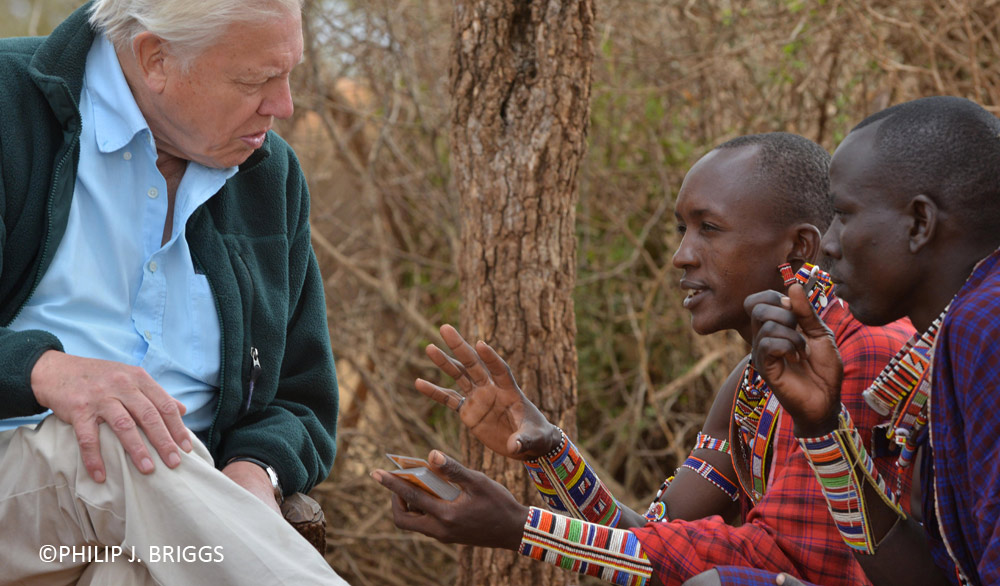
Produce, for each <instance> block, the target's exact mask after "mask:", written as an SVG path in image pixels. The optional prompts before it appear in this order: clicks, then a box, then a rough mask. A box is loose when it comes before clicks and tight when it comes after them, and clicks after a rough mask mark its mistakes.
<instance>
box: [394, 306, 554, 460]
mask: <svg viewBox="0 0 1000 586" xmlns="http://www.w3.org/2000/svg"><path fill="white" fill-rule="evenodd" d="M441 337H442V338H443V339H444V341H445V343H446V344H448V347H449V348H451V351H452V353H454V355H455V358H452V357H451V356H448V355H447V354H446V353H445V352H444V351H442V350H441V349H440V348H438V347H437V346H435V345H434V344H430V345H428V346H427V356H428V357H429V358H430V359H431V360H432V361H433V362H434V364H436V365H437V367H438V368H440V369H441V370H442V371H443V372H444V373H445V374H447V375H448V376H450V377H451V378H453V379H455V382H456V383H457V384H458V387H459V389H461V392H459V391H455V390H453V389H447V388H444V387H440V386H438V385H436V384H434V383H432V382H429V381H426V380H424V379H417V381H416V383H415V385H414V386H415V387H416V389H417V390H418V391H420V392H421V393H423V394H424V395H426V396H427V397H429V398H431V399H433V400H435V401H437V402H438V403H441V404H442V405H446V406H448V407H450V408H452V409H455V410H457V411H458V414H459V417H460V418H461V419H462V423H463V424H465V426H466V427H468V428H469V431H471V432H472V435H474V436H476V438H477V439H478V440H479V441H481V442H482V443H483V444H484V445H485V446H486V447H488V448H489V449H491V450H493V451H494V452H496V453H498V454H500V455H501V456H505V457H508V458H514V459H516V460H530V459H535V458H539V457H541V456H542V455H544V454H546V453H547V452H549V451H551V450H552V449H553V448H555V447H556V446H558V445H559V441H560V440H561V434H560V433H559V429H558V428H556V426H554V425H553V424H551V423H550V422H549V420H548V419H546V418H545V416H544V415H542V412H541V411H539V410H538V407H536V406H535V404H534V403H532V402H531V401H529V400H528V398H527V397H525V396H524V393H522V392H521V388H520V387H518V386H517V382H515V381H514V376H513V375H512V374H511V372H510V367H509V366H507V363H506V362H504V360H503V358H500V356H499V355H498V354H497V353H496V352H495V351H494V350H493V348H491V347H490V346H489V345H488V344H486V343H485V342H477V343H476V346H475V348H473V347H472V346H471V345H470V344H469V343H468V342H466V341H465V338H463V337H462V335H461V334H459V333H458V330H456V329H455V328H453V327H452V326H450V325H447V324H445V325H443V326H441Z"/></svg>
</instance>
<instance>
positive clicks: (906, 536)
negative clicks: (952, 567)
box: [745, 123, 996, 586]
mask: <svg viewBox="0 0 1000 586" xmlns="http://www.w3.org/2000/svg"><path fill="white" fill-rule="evenodd" d="M879 124H881V123H876V124H873V125H870V126H867V127H865V128H862V129H861V130H859V131H856V132H853V133H851V134H850V135H849V136H848V138H847V139H845V141H844V142H843V143H842V144H841V146H840V147H839V148H838V149H837V151H836V153H835V154H834V156H833V162H832V165H831V168H830V179H831V188H832V190H833V195H834V206H835V208H836V209H837V212H838V215H837V218H836V219H835V220H834V223H833V224H832V225H831V226H830V229H829V230H828V231H827V233H826V234H825V235H824V237H823V243H822V246H823V251H824V252H825V253H826V254H827V255H828V256H829V257H831V258H832V259H833V262H834V264H833V269H832V272H833V275H834V279H835V280H836V282H837V283H838V294H839V295H840V296H841V297H843V298H844V299H845V300H846V301H848V302H849V303H850V307H851V312H852V313H854V315H855V317H857V318H858V319H859V320H861V321H862V322H864V323H867V324H870V325H881V324H885V323H889V322H891V321H894V320H896V319H899V318H901V317H904V316H907V317H909V318H910V320H911V321H912V322H913V325H914V327H915V328H916V329H917V331H924V330H926V329H927V328H928V327H929V326H930V324H931V322H932V321H933V320H934V319H936V318H937V316H938V315H939V314H940V313H941V311H943V310H944V308H945V306H946V305H947V304H948V302H949V301H950V300H951V298H952V297H953V296H954V295H955V293H956V292H957V291H958V290H959V289H960V288H961V286H962V284H963V283H964V282H965V279H966V278H967V276H968V275H969V274H970V273H971V272H972V270H973V268H974V266H975V264H976V263H977V262H978V261H979V260H980V259H982V258H984V257H985V256H987V255H988V254H990V253H991V252H992V251H993V249H994V248H995V246H996V243H993V242H985V243H984V242H979V241H977V239H976V238H975V237H973V236H971V235H970V234H969V233H968V231H967V230H963V229H962V226H961V222H959V221H957V219H956V218H954V217H951V216H949V214H948V213H946V212H945V210H943V209H942V208H941V207H940V206H939V205H938V204H937V203H936V202H935V201H934V200H933V198H931V197H929V196H927V195H925V194H920V193H916V194H913V193H907V192H906V190H905V189H903V188H902V187H901V186H896V185H893V184H892V183H891V181H890V180H889V177H890V176H889V175H887V174H886V172H885V171H884V169H883V168H882V167H881V166H880V164H879V156H878V151H877V149H876V147H875V144H874V136H875V133H876V131H877V128H878V126H879ZM841 284H843V285H841ZM745 308H746V310H747V312H748V314H749V315H750V316H751V318H752V322H753V332H754V343H753V353H752V356H753V361H754V364H755V365H756V366H757V367H758V369H759V370H760V372H761V375H762V376H763V377H764V379H765V380H766V381H767V382H768V384H769V385H770V387H771V389H772V390H773V391H774V392H775V393H776V394H777V395H778V397H779V399H780V400H781V405H782V407H783V409H784V410H785V412H786V413H788V414H789V415H791V417H792V418H793V420H794V422H795V433H796V435H797V436H799V437H817V436H821V435H825V434H827V433H830V432H832V431H833V430H835V429H836V428H837V426H838V421H837V415H838V413H839V410H840V392H841V379H842V376H843V365H842V363H841V361H840V356H839V354H838V353H837V347H836V344H835V343H834V340H833V335H832V334H831V333H830V331H829V329H828V328H826V326H825V325H824V324H823V322H822V321H821V320H820V319H819V318H818V317H817V316H816V314H815V312H814V311H813V310H812V307H811V306H810V305H809V304H808V302H807V301H806V299H805V294H804V292H803V290H802V288H801V287H799V286H798V285H793V286H792V287H790V288H789V290H788V292H787V295H782V294H780V293H778V292H776V291H765V292H762V293H758V294H755V295H751V296H749V297H748V298H747V300H746V303H745ZM913 484H914V486H919V482H918V481H917V479H916V478H914V482H913ZM866 497H867V498H866V503H867V504H868V505H869V507H870V510H869V512H870V518H871V520H872V523H873V527H874V532H875V541H876V543H879V548H878V550H877V553H876V554H875V555H856V558H857V560H858V562H859V563H860V564H861V566H862V567H863V568H864V570H865V573H866V574H867V575H868V578H869V579H870V580H871V581H872V582H873V584H875V585H876V586H881V585H892V584H928V585H936V584H941V585H945V584H950V582H949V581H948V579H947V578H945V576H944V575H943V573H942V571H941V570H940V569H939V568H938V567H937V566H936V565H935V564H934V562H933V561H932V558H931V555H930V549H929V545H928V543H927V539H926V536H925V533H924V530H923V528H922V527H921V526H920V525H919V524H918V523H916V522H915V521H914V520H913V518H912V517H911V518H908V519H906V520H900V519H898V517H897V516H896V514H895V512H894V511H893V510H892V509H891V508H889V507H888V506H887V505H885V504H884V503H883V501H882V499H880V498H878V496H877V495H876V494H875V493H874V491H873V490H871V489H870V487H867V488H866Z"/></svg>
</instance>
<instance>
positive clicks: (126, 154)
mask: <svg viewBox="0 0 1000 586" xmlns="http://www.w3.org/2000/svg"><path fill="white" fill-rule="evenodd" d="M122 158H123V159H125V160H126V161H131V160H132V153H130V152H128V151H125V152H124V153H122Z"/></svg>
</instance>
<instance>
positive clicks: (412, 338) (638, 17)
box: [0, 0, 1000, 585]
mask: <svg viewBox="0 0 1000 586" xmlns="http://www.w3.org/2000/svg"><path fill="white" fill-rule="evenodd" d="M998 4H1000V0H983V1H971V0H893V1H889V0H814V1H806V0H703V1H701V2H693V1H690V0H656V1H653V0H605V1H603V2H600V3H599V4H598V6H597V10H598V18H597V21H598V33H599V35H598V36H599V41H598V43H599V45H598V51H597V61H596V63H595V66H594V76H595V81H594V88H593V100H592V112H591V125H590V128H589V131H588V132H589V151H588V155H587V158H586V160H585V161H584V163H583V165H582V167H581V169H580V204H579V210H578V226H577V230H578V233H579V248H578V251H577V254H578V259H577V262H578V264H579V266H578V277H579V279H578V283H577V287H576V291H575V300H576V311H577V327H578V330H579V336H578V340H577V345H578V348H579V358H580V367H579V373H580V376H579V382H580V407H579V415H578V420H579V432H578V434H577V439H578V441H579V443H580V445H581V446H582V448H583V449H584V451H585V452H586V453H588V454H589V456H590V458H591V460H592V461H593V463H594V464H595V465H596V467H597V468H598V469H599V470H601V471H603V472H604V477H605V478H606V480H607V481H608V482H609V484H610V485H611V486H612V488H613V490H614V492H615V493H616V495H617V496H618V497H619V498H620V499H621V500H623V501H624V502H626V503H628V504H631V505H633V506H636V507H640V508H642V507H643V506H644V503H645V502H648V500H649V498H650V497H651V496H652V494H653V492H654V491H655V490H656V488H657V487H658V485H659V483H660V482H661V481H662V479H663V478H664V477H665V476H666V475H667V474H669V473H670V472H671V471H672V470H673V469H674V468H675V467H676V466H677V464H678V458H682V457H683V456H684V455H685V454H686V453H687V450H688V449H689V447H690V445H691V443H692V442H693V438H694V434H695V432H696V430H697V429H698V428H699V427H700V425H701V421H702V418H703V416H704V414H705V413H706V411H707V408H708V405H709V404H710V402H711V397H712V394H713V392H714V389H715V388H716V386H717V385H718V384H719V383H720V382H721V380H722V378H723V377H724V376H725V374H727V372H728V369H729V367H730V366H731V365H733V364H734V363H735V362H736V360H737V358H738V357H739V356H740V355H741V353H743V352H745V350H746V349H745V348H744V347H743V344H742V342H741V341H739V340H738V338H736V337H735V336H733V335H727V334H718V335H714V336H709V337H696V336H694V335H693V334H692V332H691V331H690V330H689V328H688V325H687V324H688V316H687V315H686V312H684V311H683V309H682V308H681V306H680V299H681V296H682V294H681V292H680V290H679V289H678V287H677V286H676V283H677V280H678V279H679V272H678V271H676V270H675V269H673V268H672V266H671V263H670V256H671V253H672V250H673V249H674V247H675V245H676V243H677V241H678V236H677V234H676V232H675V230H674V226H673V219H672V206H673V198H674V197H675V195H676V192H677V189H678V187H679V186H680V183H681V180H682V178H683V176H684V173H685V170H686V169H687V168H688V167H689V166H690V165H691V164H692V163H693V162H694V161H695V160H697V159H698V157H700V156H701V155H703V154H704V153H705V152H707V151H708V150H710V149H711V147H712V146H713V145H716V144H718V143H720V142H722V141H725V140H727V139H729V138H732V137H734V136H737V135H740V134H747V133H754V132H767V131H775V130H783V131H788V132H796V133H799V134H802V135H804V136H807V137H809V138H811V139H813V140H816V141H817V142H819V143H820V144H822V145H823V146H825V147H827V148H828V149H831V150H832V149H833V148H834V147H835V146H836V145H837V143H838V142H839V141H840V140H841V139H842V138H843V136H844V135H845V134H846V133H847V132H848V131H849V130H850V128H851V127H852V126H853V125H854V124H856V123H857V122H859V121H861V120H862V119H863V118H864V117H866V116H867V115H869V114H871V113H873V112H875V111H878V110H880V109H882V108H884V107H886V106H888V105H891V104H894V103H898V102H901V101H905V100H909V99H913V98H916V97H921V96H927V95H934V94H954V95H960V96H964V97H967V98H970V99H973V100H976V101H977V102H979V103H981V104H983V105H984V106H986V107H987V108H988V109H990V110H991V111H993V112H997V109H998V106H1000V71H998V69H1000V26H998V21H1000V10H997V8H998ZM77 5H79V2H72V1H54V0H53V1H42V0H34V1H31V0H8V3H7V6H6V7H5V8H0V34H3V35H7V36H10V35H23V34H45V33H47V32H48V31H49V30H51V28H52V27H53V26H54V25H56V24H57V23H58V22H59V21H60V20H61V18H62V17H64V16H65V14H67V13H68V12H69V10H71V9H72V8H73V7H75V6H77ZM452 8H453V6H452V3H451V2H446V1H442V0H365V1H363V2H360V1H349V0H307V17H306V21H305V23H306V41H307V55H306V61H305V63H304V64H303V65H302V66H301V67H300V68H298V69H297V70H296V73H295V76H294V77H295V78H294V84H295V86H296V87H295V95H296V107H297V108H296V113H295V116H294V117H293V119H291V120H289V121H287V122H285V123H282V124H281V125H279V128H278V129H279V131H280V132H281V133H282V135H283V136H285V137H286V138H287V139H288V140H289V141H290V142H291V143H292V144H293V146H294V147H295V148H296V151H297V152H298V153H299V155H300V157H301V159H302V162H303V167H304V168H305V170H306V173H307V176H308V179H309V182H310V186H311V189H312V195H313V215H312V222H313V231H314V244H315V247H316V251H317V255H318V256H319V259H320V262H321V265H322V268H323V271H324V275H325V276H326V283H327V304H328V308H329V324H330V333H331V338H332V341H333V347H334V351H335V353H336V354H337V358H338V369H339V371H340V378H341V385H342V405H341V407H342V416H341V424H340V430H339V438H340V452H339V456H338V461H337V463H336V466H335V469H334V473H333V474H332V475H331V478H330V480H328V481H327V482H324V483H323V484H321V485H320V486H318V487H317V488H316V490H315V491H314V493H313V495H314V496H315V497H316V498H317V499H319V500H320V501H321V502H322V503H323V505H324V507H325V509H326V513H327V520H328V523H329V532H330V535H329V536H330V546H329V551H328V556H327V557H328V559H329V560H330V562H331V563H332V564H333V565H334V567H335V568H336V569H337V570H338V571H339V572H340V573H341V574H342V575H343V576H345V578H347V579H348V580H349V581H351V583H353V584H358V585H362V584H420V585H422V584H427V585H430V584H447V583H453V582H454V576H455V571H454V568H455V563H454V560H455V550H454V548H453V547H451V546H447V545H440V544H437V543H436V542H433V541H431V540H428V539H425V538H422V537H420V536H415V535H410V534H403V533H401V532H399V531H397V530H396V529H395V528H394V526H393V525H392V521H391V514H390V512H389V507H388V502H389V499H388V495H387V493H385V492H384V491H382V490H381V489H380V488H379V487H378V486H377V485H376V484H375V483H374V482H373V481H372V480H371V479H370V478H368V471H370V470H371V469H373V468H374V467H382V466H385V465H387V464H388V461H387V460H386V459H385V458H384V456H383V454H384V453H385V452H397V453H406V454H413V455H424V454H426V452H427V450H428V449H429V448H431V447H435V448H440V449H443V450H445V451H448V452H451V453H453V454H454V453H457V452H458V446H459V443H458V430H457V428H456V426H455V424H456V420H455V418H454V416H453V415H452V414H451V413H450V412H446V411H443V410H442V409H441V408H438V407H435V406H434V405H432V404H431V403H430V402H429V401H427V400H424V399H423V398H422V397H420V396H418V395H417V393H416V392H415V391H413V389H412V381H413V379H414V378H415V377H417V376H423V377H425V378H429V379H430V380H441V377H440V376H439V375H438V374H437V373H436V371H435V369H434V368H433V367H432V365H431V364H430V362H429V361H428V360H427V359H426V358H425V357H424V354H423V352H422V348H423V346H424V345H425V344H427V343H428V342H430V341H436V339H437V338H436V326H437V325H438V324H440V323H443V322H453V323H454V322H456V320H457V319H458V305H459V303H460V301H461V300H460V299H458V298H457V291H458V286H457V274H456V269H455V262H454V261H455V258H456V256H455V255H457V254H459V251H458V250H457V247H456V243H457V240H458V234H457V226H458V223H457V218H456V213H457V210H458V197H457V194H455V193H452V192H451V191H450V190H449V171H448V154H449V145H448V142H447V141H448V128H447V123H448V101H449V100H448V94H447V88H448V86H447V81H448V76H447V71H448V48H449V45H450V42H451V41H450V18H451V11H452ZM5 11H6V12H5ZM441 382H442V384H450V382H451V381H447V380H443V381H441ZM524 563H528V562H527V561H525V562H524Z"/></svg>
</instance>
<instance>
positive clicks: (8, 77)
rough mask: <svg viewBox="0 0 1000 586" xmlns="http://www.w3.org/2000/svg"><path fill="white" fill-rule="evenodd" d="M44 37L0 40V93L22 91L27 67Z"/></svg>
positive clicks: (26, 75)
mask: <svg viewBox="0 0 1000 586" xmlns="http://www.w3.org/2000/svg"><path fill="white" fill-rule="evenodd" d="M44 40H45V37H14V38H8V39H0V80H3V81H2V82H0V92H3V93H5V94H7V93H15V94H16V93H19V92H22V91H24V82H25V80H26V79H27V77H28V66H29V65H30V64H31V59H32V58H33V57H34V56H35V53H36V52H37V51H38V48H39V47H40V46H41V45H42V42H43V41H44Z"/></svg>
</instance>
